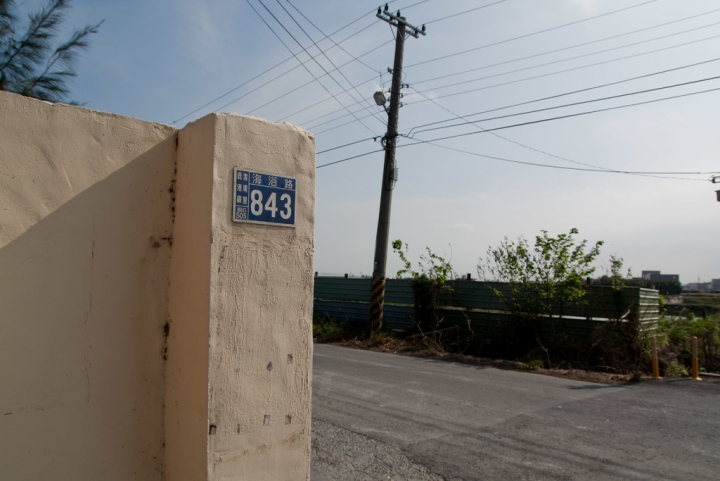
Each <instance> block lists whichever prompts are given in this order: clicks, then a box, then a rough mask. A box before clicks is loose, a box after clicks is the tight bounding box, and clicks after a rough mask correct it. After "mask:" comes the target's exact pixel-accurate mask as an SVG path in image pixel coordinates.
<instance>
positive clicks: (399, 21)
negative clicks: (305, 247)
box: [369, 4, 425, 338]
mask: <svg viewBox="0 0 720 481" xmlns="http://www.w3.org/2000/svg"><path fill="white" fill-rule="evenodd" d="M377 17H378V18H379V19H380V20H384V21H385V22H387V23H389V24H390V25H392V26H394V27H396V28H397V31H396V34H395V62H394V65H393V70H392V75H393V77H392V87H391V88H390V108H388V109H386V110H387V113H388V123H387V133H386V134H385V135H384V136H383V138H382V141H381V142H382V145H383V148H384V150H385V165H384V166H383V177H382V189H381V191H380V192H381V193H380V215H379V218H378V228H377V237H376V239H375V262H374V264H373V279H372V288H371V291H370V326H369V327H370V338H372V337H373V336H374V335H375V334H377V333H378V331H380V328H381V327H382V319H383V304H384V303H385V268H386V265H387V251H388V240H389V239H388V238H389V236H390V209H391V206H392V191H393V188H394V187H395V182H397V168H396V167H395V146H396V145H397V136H398V110H399V109H400V98H401V94H400V90H401V89H402V87H403V85H402V63H403V51H404V48H405V35H406V34H408V35H412V36H413V37H415V38H418V36H419V35H425V26H424V25H423V26H422V28H418V27H414V26H412V25H410V24H409V23H407V22H406V21H405V17H402V16H401V15H400V11H399V10H398V11H397V13H395V14H392V13H390V12H389V11H388V6H387V4H386V5H385V10H381V9H380V8H378V11H377ZM378 94H379V95H378ZM375 101H376V103H378V105H383V106H384V105H385V102H386V100H385V98H384V95H383V93H382V92H377V93H376V94H375Z"/></svg>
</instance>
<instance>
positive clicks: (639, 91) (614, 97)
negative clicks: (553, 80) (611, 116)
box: [413, 75, 720, 135]
mask: <svg viewBox="0 0 720 481" xmlns="http://www.w3.org/2000/svg"><path fill="white" fill-rule="evenodd" d="M717 79H720V75H716V76H714V77H707V78H703V79H698V80H691V81H688V82H682V83H679V84H673V85H664V86H662V87H655V88H651V89H645V90H638V91H635V92H627V93H624V94H618V95H611V96H609V97H601V98H597V99H590V100H582V101H579V102H573V103H569V104H563V105H556V106H553V107H545V108H542V109H535V110H528V111H525V112H518V113H514V114H507V115H500V116H498V117H490V118H487V119H481V120H473V121H466V122H465V123H462V124H451V125H441V126H439V127H433V128H430V129H423V130H418V131H417V132H415V134H419V133H421V132H430V131H432V130H441V129H449V128H452V127H462V126H464V125H468V124H476V123H479V122H489V121H490V120H498V119H505V118H508V117H517V116H520V115H529V114H534V113H538V112H545V111H548V110H556V109H562V108H566V107H574V106H577V105H584V104H589V103H594V102H602V101H605V100H612V99H618V98H622V97H629V96H631V95H640V94H645V93H649V92H656V91H658V90H666V89H671V88H677V87H683V86H686V85H692V84H696V83H701V82H709V81H710V80H717ZM426 98H427V97H426ZM466 117H469V116H467V115H466ZM415 134H413V135H415Z"/></svg>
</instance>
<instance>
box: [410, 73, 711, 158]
mask: <svg viewBox="0 0 720 481" xmlns="http://www.w3.org/2000/svg"><path fill="white" fill-rule="evenodd" d="M718 90H720V87H717V88H714V89H708V90H701V91H698V92H690V93H686V94H679V95H673V96H670V97H663V98H660V99H653V100H646V101H644V102H636V103H633V104H626V105H618V106H615V107H606V108H603V109H597V110H590V111H586V112H578V113H574V114H567V115H562V116H559V117H552V118H548V119H540V120H532V121H528V122H522V123H518V124H513V125H505V126H502V127H493V128H491V129H486V130H485V131H483V132H467V133H464V134H456V135H449V136H447V137H440V138H436V139H431V140H432V141H438V140H445V139H454V138H457V137H465V136H468V135H474V134H479V133H480V134H481V133H485V132H493V131H496V130H504V129H510V128H514V127H522V126H525V125H534V124H540V123H544V122H550V121H553V120H561V119H569V118H572V117H580V116H582V115H589V114H595V113H598V112H607V111H610V110H618V109H624V108H627V107H635V106H637V105H645V104H652V103H656V102H662V101H664V100H671V99H677V98H681V97H690V96H692V95H699V94H704V93H709V92H715V91H718ZM401 147H402V146H401Z"/></svg>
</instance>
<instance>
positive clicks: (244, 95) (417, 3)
mask: <svg viewBox="0 0 720 481" xmlns="http://www.w3.org/2000/svg"><path fill="white" fill-rule="evenodd" d="M395 1H397V0H391V1H389V2H385V3H388V4H390V3H393V2H395ZM429 1H430V0H422V1H420V2H416V3H413V4H411V5H408V6H407V7H404V8H403V9H404V10H407V9H409V8H412V7H414V6H416V5H420V4H422V3H425V2H429ZM374 12H375V10H372V11H371V12H369V13H368V14H363V15H362V16H361V17H359V18H358V19H356V20H354V21H353V22H350V23H349V24H348V25H346V26H345V27H342V28H340V29H338V30H336V31H335V32H333V33H331V34H330V36H332V35H334V34H335V33H337V32H339V31H340V30H342V29H344V28H346V27H347V26H349V25H352V24H353V23H355V22H357V21H358V20H360V19H361V18H365V16H367V15H369V14H372V13H374ZM374 25H376V22H373V23H370V24H368V25H367V26H365V27H363V28H361V29H360V30H358V31H357V32H355V33H353V34H352V35H350V36H349V37H347V38H345V39H343V40H341V41H340V42H338V43H340V44H342V43H344V42H345V41H347V40H349V39H350V38H352V37H354V36H356V35H358V34H360V33H362V32H364V31H365V30H367V29H368V28H370V27H372V26H374ZM390 42H392V40H390V41H388V42H385V43H382V44H380V45H378V46H377V47H374V48H372V49H370V50H368V51H367V52H365V53H363V54H362V55H358V56H357V57H353V60H350V61H348V62H346V63H344V64H342V65H340V68H342V67H344V66H345V65H348V64H350V63H352V62H353V61H356V60H357V59H360V58H362V57H364V56H365V55H368V54H370V53H372V52H374V51H375V50H377V49H379V48H381V47H384V46H385V45H387V44H388V43H390ZM333 48H334V47H330V48H328V49H327V51H330V50H332V49H333ZM318 55H319V54H318ZM315 57H317V55H315ZM291 58H293V57H291ZM311 58H314V57H311ZM300 67H301V65H297V66H295V67H293V68H292V69H290V70H288V71H286V72H284V73H282V74H280V75H278V76H277V77H275V78H273V79H272V80H270V81H268V82H266V83H265V84H263V85H260V86H259V87H257V88H255V89H253V90H251V91H250V92H247V93H245V94H243V95H241V96H240V97H238V98H236V99H234V100H232V101H230V102H228V103H226V104H224V105H222V106H221V107H219V108H218V109H217V110H222V109H224V108H225V107H227V106H229V105H232V104H233V103H235V102H237V101H238V100H240V99H242V98H244V97H246V96H247V95H249V94H250V93H252V92H254V91H256V90H258V89H261V88H263V87H266V86H268V85H269V84H270V83H271V82H273V81H275V80H277V79H278V78H280V77H283V76H285V75H287V74H289V73H290V72H292V71H293V70H295V69H297V68H300ZM324 76H325V75H324V74H323V75H320V76H319V77H318V78H323V77H324ZM373 78H374V77H373ZM311 83H313V80H311V81H310V82H307V83H305V84H303V85H301V86H300V87H298V88H295V89H293V90H291V91H290V92H286V93H285V94H283V95H281V96H279V97H276V98H275V99H272V100H270V101H269V102H266V103H264V104H263V105H261V106H260V107H257V108H255V109H253V110H251V111H250V112H248V114H251V113H253V112H255V111H256V110H258V109H260V108H262V107H265V106H267V105H269V104H271V103H273V102H275V101H277V100H280V99H281V98H283V97H285V96H286V95H289V94H291V93H293V92H295V91H297V90H299V89H300V88H302V87H304V86H306V85H310V84H311ZM223 96H224V95H223ZM331 99H332V97H328V98H327V100H331ZM198 110H199V109H198ZM188 115H189V114H188Z"/></svg>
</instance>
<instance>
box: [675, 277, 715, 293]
mask: <svg viewBox="0 0 720 481" xmlns="http://www.w3.org/2000/svg"><path fill="white" fill-rule="evenodd" d="M716 281H717V283H716ZM714 286H717V287H714ZM715 290H718V291H720V279H714V280H713V282H691V283H689V284H685V285H684V286H683V291H690V292H711V291H715Z"/></svg>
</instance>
